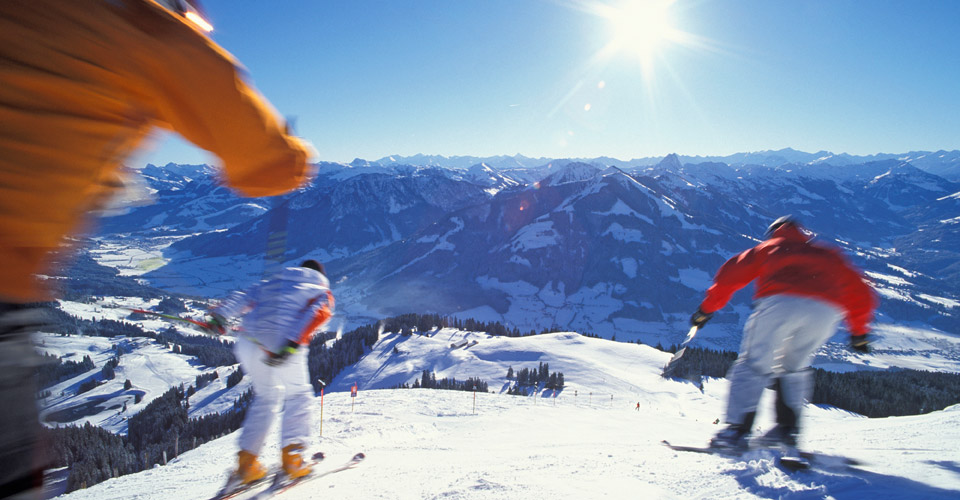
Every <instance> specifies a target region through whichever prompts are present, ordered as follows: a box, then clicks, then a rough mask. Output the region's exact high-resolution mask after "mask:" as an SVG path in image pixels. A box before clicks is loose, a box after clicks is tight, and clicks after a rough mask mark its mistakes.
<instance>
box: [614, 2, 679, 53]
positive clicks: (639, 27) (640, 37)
mask: <svg viewBox="0 0 960 500" xmlns="http://www.w3.org/2000/svg"><path fill="white" fill-rule="evenodd" d="M672 3H673V0H624V1H623V2H622V3H620V4H619V5H616V6H605V7H603V8H602V10H601V12H600V14H601V15H602V16H603V17H605V18H606V19H607V20H608V21H609V22H610V28H611V40H610V45H609V47H608V48H609V49H610V50H612V51H616V52H621V53H627V54H629V55H632V56H635V57H637V58H638V59H640V62H641V63H642V64H643V65H644V66H649V65H650V63H651V61H652V59H653V57H654V56H655V55H656V54H657V52H658V50H659V49H660V48H661V47H662V46H663V45H664V44H665V43H666V42H670V41H676V40H677V38H678V37H680V32H679V31H678V30H677V29H675V28H674V26H673V19H672V17H671V15H670V14H671V13H670V5H671V4H672Z"/></svg>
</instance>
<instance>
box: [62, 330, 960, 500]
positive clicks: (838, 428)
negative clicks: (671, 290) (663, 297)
mask: <svg viewBox="0 0 960 500" xmlns="http://www.w3.org/2000/svg"><path fill="white" fill-rule="evenodd" d="M473 340H478V341H479V342H478V343H477V344H475V345H471V344H472V341H473ZM464 341H469V343H468V344H467V345H465V346H462V347H458V348H453V349H451V348H450V346H449V345H450V344H455V345H459V344H460V343H462V342H464ZM668 359H669V354H667V353H663V352H660V351H657V350H654V349H652V348H650V347H648V346H638V345H635V344H625V343H619V342H610V341H607V340H601V339H593V338H585V337H581V336H579V335H577V334H573V333H557V334H547V335H539V336H535V337H527V338H489V337H487V336H485V335H478V334H475V333H468V332H458V331H453V330H447V329H444V330H440V331H437V332H430V333H429V334H428V335H426V336H421V335H417V334H414V335H412V336H408V337H403V336H399V335H395V334H394V335H384V336H383V338H382V339H381V340H380V342H379V343H378V344H377V345H376V346H374V348H373V350H372V351H371V352H370V353H368V354H367V355H366V357H365V358H364V359H363V360H362V361H361V362H360V363H358V364H357V365H355V366H354V367H353V368H352V369H351V370H350V371H347V372H344V373H343V374H341V375H340V376H339V377H338V378H337V379H336V380H334V381H333V383H332V388H346V387H349V386H350V385H352V384H354V383H355V382H359V388H360V391H359V393H358V395H357V397H356V399H351V397H350V393H349V392H341V391H333V392H328V393H327V394H326V395H325V398H324V400H323V404H324V407H323V421H322V423H321V421H320V420H319V416H320V413H321V411H320V403H321V400H320V399H319V398H318V399H315V400H314V407H313V410H314V412H313V413H314V420H313V422H312V429H313V434H314V436H315V441H316V444H315V446H314V447H315V448H317V449H320V450H323V451H324V452H325V453H326V454H327V456H328V457H329V458H328V462H329V464H324V465H323V466H321V468H324V467H328V466H335V465H339V463H340V462H341V461H343V460H345V459H346V458H348V457H349V456H351V455H352V454H353V453H355V452H357V451H363V452H364V453H366V454H367V459H366V460H365V462H364V463H363V464H362V465H360V466H359V467H358V468H356V469H354V470H351V471H347V472H342V473H339V474H336V475H333V476H330V477H328V478H323V479H320V480H318V481H316V482H314V483H311V484H310V485H309V486H307V485H305V486H303V487H300V488H294V489H292V490H290V491H289V492H287V493H285V494H284V495H283V496H282V498H288V499H291V500H293V499H311V498H330V497H331V496H335V497H337V498H345V499H372V498H384V499H421V498H459V499H467V500H474V499H491V498H530V497H534V496H536V497H541V498H564V499H566V498H571V499H572V498H577V499H582V498H676V499H687V498H727V499H741V498H743V499H752V498H931V499H940V498H942V499H947V498H956V496H957V495H958V492H960V476H958V475H957V472H956V471H957V464H960V451H958V448H957V447H956V443H957V442H960V408H958V407H956V406H954V407H950V408H948V409H946V410H943V411H935V412H932V413H929V414H926V415H920V416H912V417H896V418H882V419H866V418H863V417H860V416H857V415H853V414H850V413H848V412H844V411H838V410H836V409H831V408H819V407H816V406H808V408H807V410H806V412H805V414H804V417H803V418H804V420H803V425H804V434H803V435H802V437H801V446H802V447H803V448H806V449H809V450H816V451H819V452H821V453H824V454H828V455H834V456H845V457H850V458H854V459H857V460H860V461H862V462H863V465H862V466H860V467H857V468H848V467H844V466H839V465H833V466H829V465H828V466H825V467H824V468H817V469H813V470H810V471H806V472H799V473H788V472H786V471H785V470H783V469H781V468H779V467H778V466H776V464H775V462H774V459H773V458H774V457H773V455H772V454H771V453H770V452H765V451H752V452H749V453H747V454H745V455H743V456H742V457H722V456H712V455H701V454H693V453H681V452H675V451H673V450H670V449H668V448H666V447H665V446H662V445H661V444H660V441H661V440H664V439H666V440H669V441H671V442H677V443H686V444H694V445H696V444H701V443H705V442H706V441H707V440H708V439H709V437H710V436H711V435H712V434H713V433H714V432H716V431H717V429H718V426H717V425H715V424H714V423H713V422H714V421H716V420H717V419H718V418H722V414H723V408H724V398H725V395H726V392H727V383H726V382H725V381H723V380H716V379H710V380H707V381H706V383H705V384H704V386H703V392H701V391H700V390H699V389H698V388H697V387H696V386H695V385H694V384H690V383H686V382H677V381H672V380H664V379H662V378H661V377H660V375H659V372H660V369H661V368H662V366H663V364H664V363H665V362H666V361H667V360H668ZM539 362H549V365H550V367H549V369H550V370H551V371H559V372H563V373H564V375H565V379H566V381H567V385H566V388H565V389H564V390H562V391H560V392H559V393H558V394H557V395H556V397H553V393H552V392H549V393H547V392H540V393H539V394H538V395H537V396H527V397H524V396H511V395H507V394H504V393H502V392H501V391H500V389H501V385H502V384H504V383H506V382H508V381H507V380H506V378H505V375H506V372H507V369H508V368H510V367H513V368H514V369H515V370H517V369H519V368H523V367H528V368H529V367H531V366H534V367H535V366H536V365H537V364H538V363H539ZM424 369H426V370H430V371H433V372H435V373H436V374H437V376H438V378H439V377H440V376H444V377H456V378H457V379H460V380H463V379H466V378H468V377H474V376H481V377H488V378H487V381H488V382H489V383H490V387H491V389H492V390H493V391H494V392H492V393H480V394H476V395H474V394H473V393H470V392H458V391H440V390H433V389H381V388H380V387H386V386H390V385H392V384H395V383H399V382H411V381H412V379H413V378H414V377H415V376H418V375H419V374H420V372H421V371H422V370H424ZM771 399H772V398H771V396H770V394H766V395H765V396H764V399H763V400H762V401H761V408H762V409H761V414H760V416H759V418H758V422H757V426H758V428H760V429H767V428H769V427H770V425H771V416H770V413H771V412H770V411H769V409H770V407H771V406H772V403H773V402H772V400H771ZM638 403H639V410H638V409H637V404H638ZM321 426H322V436H321ZM236 438H237V436H236V434H232V435H229V436H226V437H223V438H221V439H218V440H215V441H212V442H210V443H207V444H204V445H203V446H201V447H199V448H198V449H195V450H192V451H189V452H187V453H184V454H183V455H182V456H180V457H177V458H175V459H173V460H172V461H171V462H170V464H169V465H167V466H163V467H156V468H154V469H151V470H148V471H145V472H141V473H138V474H133V475H129V476H123V477H120V478H116V479H110V480H107V481H106V482H104V483H101V484H98V485H96V486H93V487H91V488H89V489H87V490H80V491H76V492H74V493H71V494H69V495H66V496H65V497H63V498H67V499H71V500H73V499H94V498H95V499H98V500H104V499H120V498H131V497H136V498H140V499H166V498H171V497H177V498H208V497H210V496H211V495H213V493H214V492H215V491H216V490H217V488H218V487H219V486H220V484H222V482H223V481H225V480H226V477H227V474H228V471H229V470H230V469H231V468H232V467H233V465H234V461H235V453H236ZM279 446H280V445H279V443H278V437H277V435H276V433H271V435H270V437H269V438H268V441H267V443H266V446H265V448H264V450H263V452H262V456H263V457H264V460H267V461H269V462H275V461H276V460H278V458H277V457H279V453H280V451H279Z"/></svg>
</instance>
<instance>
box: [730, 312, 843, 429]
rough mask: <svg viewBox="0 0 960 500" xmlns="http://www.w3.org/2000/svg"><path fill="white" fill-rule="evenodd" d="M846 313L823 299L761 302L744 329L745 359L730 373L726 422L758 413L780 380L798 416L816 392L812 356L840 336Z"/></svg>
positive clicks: (742, 347)
mask: <svg viewBox="0 0 960 500" xmlns="http://www.w3.org/2000/svg"><path fill="white" fill-rule="evenodd" d="M842 319H843V312H842V310H841V309H839V308H837V307H836V306H834V305H832V304H830V303H828V302H824V301H822V300H817V299H812V298H807V297H798V296H794V295H774V296H771V297H764V298H762V299H758V300H757V301H756V304H755V309H754V311H753V313H752V314H751V315H750V318H749V319H748V320H747V324H746V326H745V327H744V329H743V341H742V343H741V345H740V355H739V356H738V357H737V361H736V363H734V365H733V367H732V368H731V369H730V373H728V374H727V378H728V379H730V396H729V399H728V403H727V423H729V424H742V423H744V419H745V417H746V415H747V414H748V413H751V412H755V411H757V403H758V402H759V401H760V396H761V395H762V394H763V390H764V389H765V388H767V387H768V386H769V385H770V383H771V382H772V379H773V378H774V377H777V378H779V379H780V390H781V392H782V397H783V401H784V403H785V404H786V405H787V406H788V407H789V408H790V409H791V410H793V411H794V412H795V413H796V415H797V417H799V416H800V410H801V409H802V408H803V405H804V402H805V400H807V399H809V398H810V396H811V395H812V392H813V372H812V371H811V370H809V367H810V363H811V362H812V361H813V355H814V353H815V352H816V350H817V349H818V348H820V346H821V345H823V344H824V343H825V342H826V341H827V340H828V339H829V338H830V337H831V336H833V334H834V333H835V332H836V331H837V325H838V324H839V323H840V320H842Z"/></svg>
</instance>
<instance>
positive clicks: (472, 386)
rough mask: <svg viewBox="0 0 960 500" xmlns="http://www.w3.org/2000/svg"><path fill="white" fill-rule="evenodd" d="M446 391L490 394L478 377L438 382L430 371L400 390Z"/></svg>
mask: <svg viewBox="0 0 960 500" xmlns="http://www.w3.org/2000/svg"><path fill="white" fill-rule="evenodd" d="M411 387H412V388H413V389H444V390H448V391H471V392H472V391H478V392H488V389H489V386H488V385H487V383H486V382H485V381H483V380H480V379H479V378H476V377H470V378H468V379H467V380H457V379H456V378H447V377H444V378H442V379H440V380H437V375H436V374H435V373H433V372H431V371H429V370H424V371H423V374H422V375H420V378H419V379H415V380H414V381H413V385H412V386H411V385H410V384H400V385H398V386H397V388H398V389H409V388H411Z"/></svg>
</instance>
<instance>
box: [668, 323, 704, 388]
mask: <svg viewBox="0 0 960 500" xmlns="http://www.w3.org/2000/svg"><path fill="white" fill-rule="evenodd" d="M698 331H700V327H699V326H697V325H693V326H691V327H690V331H689V332H687V338H686V339H684V340H683V343H682V344H680V349H678V350H677V352H676V354H674V355H673V357H672V358H670V361H667V364H666V366H664V367H663V376H664V377H669V376H670V374H671V373H672V372H673V371H674V370H676V368H677V366H676V364H677V360H679V359H680V358H681V357H683V353H684V351H686V350H687V346H688V345H689V344H690V342H691V341H692V340H693V337H695V336H696V335H697V332H698Z"/></svg>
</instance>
